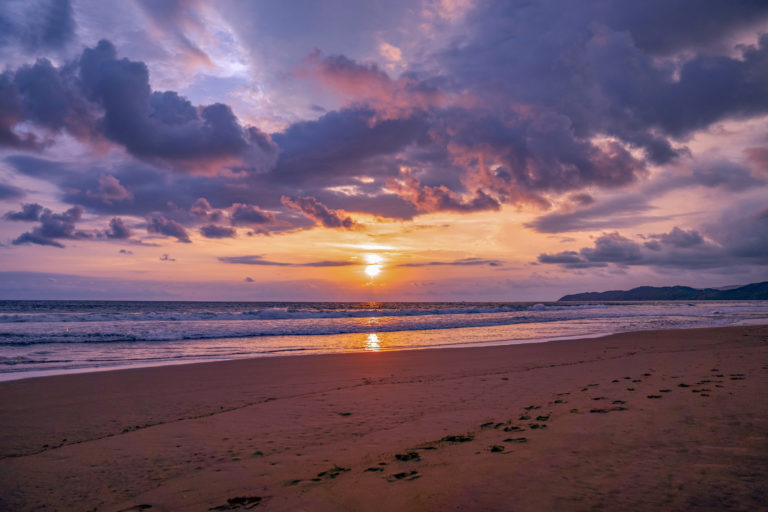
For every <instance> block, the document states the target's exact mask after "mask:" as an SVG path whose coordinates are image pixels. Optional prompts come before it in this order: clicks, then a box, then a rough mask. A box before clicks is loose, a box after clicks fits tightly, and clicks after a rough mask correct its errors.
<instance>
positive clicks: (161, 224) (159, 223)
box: [147, 216, 192, 244]
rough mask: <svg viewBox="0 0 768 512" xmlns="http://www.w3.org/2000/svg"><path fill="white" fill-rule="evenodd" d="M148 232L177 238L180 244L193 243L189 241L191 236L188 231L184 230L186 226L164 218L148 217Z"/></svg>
mask: <svg viewBox="0 0 768 512" xmlns="http://www.w3.org/2000/svg"><path fill="white" fill-rule="evenodd" d="M147 232H148V233H159V234H161V235H166V236H171V237H174V238H176V240H178V241H179V242H184V243H186V244H188V243H191V242H192V241H191V240H190V239H189V234H188V233H187V230H186V229H184V226H182V225H181V224H179V223H178V222H176V221H175V220H171V219H166V218H165V217H163V216H158V217H147Z"/></svg>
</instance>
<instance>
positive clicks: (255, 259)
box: [219, 254, 358, 267]
mask: <svg viewBox="0 0 768 512" xmlns="http://www.w3.org/2000/svg"><path fill="white" fill-rule="evenodd" d="M219 261H222V262H224V263H235V264H240V265H263V266H268V267H347V266H350V265H358V263H355V262H352V261H327V260H323V261H310V262H309V263H291V262H285V261H270V260H265V259H264V257H263V256H260V255H255V254H254V255H247V256H222V257H220V258H219Z"/></svg>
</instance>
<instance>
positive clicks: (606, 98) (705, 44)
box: [438, 0, 768, 164]
mask: <svg viewBox="0 0 768 512" xmlns="http://www.w3.org/2000/svg"><path fill="white" fill-rule="evenodd" d="M732 5H733V4H732V3H731V2H727V1H723V0H712V1H706V2H697V1H695V0H686V1H681V2H671V3H670V2H663V1H654V2H651V3H650V4H648V3H643V5H642V7H640V6H635V5H632V4H631V2H619V3H616V2H602V1H591V2H579V3H578V4H574V3H569V2H562V1H550V2H536V3H528V4H525V5H521V4H519V3H516V2H506V1H503V0H495V1H494V0H492V1H488V2H483V3H481V4H478V8H477V9H475V10H474V11H473V12H472V13H471V14H470V15H469V16H468V26H467V27H466V31H467V36H466V37H465V40H464V41H463V43H462V44H461V45H455V46H452V47H450V48H448V49H446V50H445V51H443V52H441V53H439V54H438V59H439V63H440V66H441V69H442V70H443V71H444V72H445V73H447V74H448V75H449V76H451V78H452V79H453V82H452V83H453V86H454V87H455V88H457V89H462V90H472V91H474V92H475V93H476V94H484V95H485V96H486V97H487V98H488V100H487V101H488V102H492V103H493V104H494V105H495V106H496V108H497V109H499V112H506V111H508V110H509V107H510V106H511V107H513V108H515V107H516V106H518V105H520V104H521V103H522V104H524V105H526V108H531V107H534V108H538V109H542V110H544V111H549V112H551V113H553V114H555V113H556V114H557V115H558V116H562V118H564V119H565V120H566V121H567V124H568V125H569V126H570V127H571V128H572V130H573V133H574V135H575V136H576V138H577V140H580V141H585V140H587V139H589V138H591V137H594V136H605V135H608V136H611V137H615V138H617V139H618V140H619V141H621V143H622V144H623V145H628V146H630V147H634V148H638V149H642V150H644V153H645V156H646V158H647V159H648V160H649V161H651V162H653V163H656V164H663V163H667V162H669V161H671V160H673V159H674V158H675V157H676V156H678V155H680V154H682V153H681V150H682V148H675V147H673V145H672V143H673V138H674V139H680V138H683V137H685V136H686V135H688V134H690V133H691V132H693V131H695V130H699V129H702V128H706V127H707V126H709V125H711V124H712V123H714V122H717V121H721V120H724V119H732V118H744V117H755V116H759V115H763V114H764V113H765V112H766V111H767V109H768V99H766V96H765V94H762V93H761V92H760V91H762V90H764V89H765V86H766V81H767V80H768V73H766V72H765V67H764V64H762V63H763V62H764V60H765V55H766V52H768V47H767V44H768V38H766V37H765V36H764V37H762V38H761V39H760V40H759V42H758V44H757V45H752V46H743V47H740V48H739V49H737V50H736V54H735V55H733V48H731V47H729V46H730V45H729V42H730V41H732V40H733V39H732V37H733V36H734V35H735V34H737V33H738V32H739V31H740V30H744V29H747V28H749V27H753V30H754V28H756V27H758V26H759V24H760V23H761V22H764V21H765V20H766V19H768V7H767V6H766V5H765V4H764V3H761V2H745V3H742V4H741V5H740V6H739V7H738V8H736V9H733V10H731V9H730V7H731V6H732ZM674 20H677V21H674ZM679 20H685V22H684V23H681V22H680V21H679ZM671 24H674V25H675V26H682V25H685V27H684V28H681V29H680V30H677V29H669V30H665V29H662V27H667V28H668V27H670V25H671ZM545 27H546V29H545ZM502 34H515V37H514V38H509V37H507V38H503V37H501V35H502ZM674 52H680V53H679V54H675V55H674V56H675V59H665V58H659V57H660V56H665V57H669V56H671V55H672V54H673V53H674ZM544 63H546V64H544ZM505 102H506V105H507V106H505ZM550 140H551V139H550Z"/></svg>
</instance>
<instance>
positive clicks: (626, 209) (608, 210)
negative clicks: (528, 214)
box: [525, 194, 669, 233]
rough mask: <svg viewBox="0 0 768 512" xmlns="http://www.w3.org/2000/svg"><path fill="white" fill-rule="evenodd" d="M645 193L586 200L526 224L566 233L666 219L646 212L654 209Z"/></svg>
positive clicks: (541, 230) (541, 231)
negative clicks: (595, 200)
mask: <svg viewBox="0 0 768 512" xmlns="http://www.w3.org/2000/svg"><path fill="white" fill-rule="evenodd" d="M655 209H656V208H655V207H654V206H652V205H651V204H650V203H649V202H648V199H647V198H646V197H645V196H644V195H639V194H627V195H622V196H619V197H616V198H612V199H609V200H606V201H602V202H592V203H587V205H586V206H583V207H581V208H579V209H576V210H572V209H570V208H566V209H564V210H559V211H554V212H551V213H547V214H544V215H541V216H539V217H537V218H535V219H534V220H532V221H530V222H527V223H525V226H526V227H528V228H531V229H533V230H534V231H538V232H539V233H565V232H572V231H590V230H595V229H610V228H614V229H615V228H619V227H624V226H633V225H636V224H639V223H641V222H647V221H653V220H663V219H666V218H669V217H668V216H665V215H647V214H646V212H650V211H653V210H655Z"/></svg>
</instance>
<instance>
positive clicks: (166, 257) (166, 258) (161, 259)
mask: <svg viewBox="0 0 768 512" xmlns="http://www.w3.org/2000/svg"><path fill="white" fill-rule="evenodd" d="M160 261H176V258H171V257H170V256H169V255H167V254H163V255H162V256H160Z"/></svg>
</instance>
